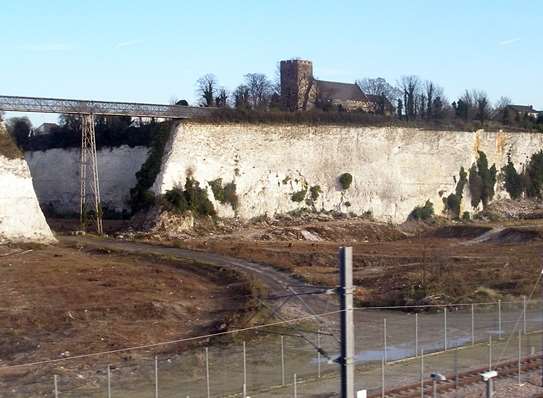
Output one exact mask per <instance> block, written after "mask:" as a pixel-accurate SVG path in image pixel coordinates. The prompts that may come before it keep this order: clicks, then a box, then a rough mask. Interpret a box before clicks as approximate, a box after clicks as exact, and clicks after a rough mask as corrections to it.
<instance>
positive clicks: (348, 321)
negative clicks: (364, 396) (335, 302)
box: [339, 247, 355, 398]
mask: <svg viewBox="0 0 543 398" xmlns="http://www.w3.org/2000/svg"><path fill="white" fill-rule="evenodd" d="M339 257H340V270H341V272H340V281H341V284H340V285H341V294H340V308H341V397H342V398H351V397H354V395H355V392H354V321H353V248H352V247H342V248H341V249H340V255H339Z"/></svg>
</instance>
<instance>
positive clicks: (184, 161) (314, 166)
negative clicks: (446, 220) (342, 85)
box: [153, 123, 543, 222]
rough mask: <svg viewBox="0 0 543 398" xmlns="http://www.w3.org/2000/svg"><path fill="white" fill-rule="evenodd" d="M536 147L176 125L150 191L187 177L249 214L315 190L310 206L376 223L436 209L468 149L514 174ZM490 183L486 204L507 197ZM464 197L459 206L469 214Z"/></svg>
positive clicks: (225, 210)
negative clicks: (348, 179) (219, 190)
mask: <svg viewBox="0 0 543 398" xmlns="http://www.w3.org/2000/svg"><path fill="white" fill-rule="evenodd" d="M542 144H543V134H537V133H507V132H483V131H478V132H463V131H425V130H420V129H414V128H398V127H382V128H377V127H345V126H299V125H296V126H294V125H291V126H284V125H275V126H271V125H249V124H238V125H235V124H228V125H226V124H225V125H211V124H191V123H184V124H180V125H179V126H178V127H177V129H176V130H175V131H174V132H173V134H172V137H171V140H170V142H169V144H168V146H167V149H166V153H165V156H164V159H163V163H162V170H161V173H160V174H159V176H158V177H157V179H156V181H155V185H154V186H153V190H154V191H155V192H156V193H163V192H165V191H166V190H168V189H170V188H172V187H173V186H176V185H183V184H184V181H185V179H186V176H187V175H192V176H193V177H194V178H195V179H196V180H198V181H200V183H205V182H208V181H212V180H214V179H216V178H222V180H223V182H225V183H227V182H231V181H233V182H235V184H236V188H237V194H238V197H239V207H238V209H237V214H238V215H239V216H240V217H242V218H251V217H255V216H259V215H262V214H269V215H271V214H273V213H284V212H288V211H292V210H296V209H298V208H301V207H307V205H306V204H305V203H304V201H302V202H295V201H293V200H292V194H293V193H296V192H300V191H303V190H304V189H306V188H309V187H311V186H316V185H319V186H320V188H321V191H322V193H321V194H320V195H319V197H318V198H317V200H316V201H315V203H314V206H315V208H316V209H317V210H337V211H343V212H354V213H356V214H362V213H364V212H366V211H369V212H371V213H372V214H373V216H374V217H375V218H376V219H378V220H382V221H392V222H403V221H405V219H406V218H407V217H408V215H409V213H410V212H411V211H412V210H413V208H414V207H415V206H417V205H423V204H424V203H425V201H426V200H427V199H429V200H431V201H432V202H433V204H434V207H435V209H436V213H439V212H441V211H442V210H443V200H442V198H443V197H446V196H447V195H448V194H449V193H451V192H454V189H455V186H456V181H457V179H458V174H459V170H460V167H462V166H463V167H464V168H465V169H466V171H467V170H468V169H469V167H470V166H471V165H472V164H473V163H474V162H475V160H476V158H477V151H478V150H480V151H483V152H485V153H486V155H487V157H488V160H489V164H490V165H492V164H494V163H495V164H496V167H497V168H498V170H499V169H501V167H502V166H503V165H504V164H505V163H506V162H507V157H508V153H510V155H511V159H512V160H513V162H514V163H515V165H516V166H517V169H519V170H520V169H521V168H520V167H519V166H520V165H522V164H524V163H526V161H527V159H528V157H529V156H531V154H532V153H534V152H537V151H539V150H540V149H541V148H542ZM343 173H350V174H351V175H352V176H353V181H352V185H351V186H350V187H349V188H348V189H346V190H344V189H342V187H341V185H340V184H339V181H338V177H339V176H340V175H341V174H343ZM498 185H499V186H498V187H497V188H496V190H497V193H496V196H495V198H500V197H507V193H506V192H504V190H503V189H502V188H501V186H500V184H498ZM467 191H468V189H467V187H466V189H465V194H464V200H463V201H462V205H463V206H464V207H465V210H468V211H472V210H473V209H471V205H469V194H468V192H467ZM309 195H310V194H309V191H308V192H307V194H306V196H305V197H306V198H308V197H309ZM210 197H211V198H213V194H211V193H210ZM216 208H217V209H218V213H219V215H220V216H225V217H230V216H233V215H234V214H235V213H234V210H233V209H232V208H231V207H230V206H229V205H220V204H218V203H216Z"/></svg>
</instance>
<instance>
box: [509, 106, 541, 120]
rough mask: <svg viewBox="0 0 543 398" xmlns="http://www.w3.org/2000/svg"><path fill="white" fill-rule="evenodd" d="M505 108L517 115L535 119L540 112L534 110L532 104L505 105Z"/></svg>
mask: <svg viewBox="0 0 543 398" xmlns="http://www.w3.org/2000/svg"><path fill="white" fill-rule="evenodd" d="M506 110H507V111H508V112H510V113H512V114H514V115H516V116H518V117H524V116H527V117H530V118H532V119H537V117H538V116H539V115H540V114H541V113H542V112H540V111H536V110H535V109H534V107H533V106H532V105H507V107H506Z"/></svg>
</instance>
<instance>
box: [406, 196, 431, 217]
mask: <svg viewBox="0 0 543 398" xmlns="http://www.w3.org/2000/svg"><path fill="white" fill-rule="evenodd" d="M433 217H434V204H433V203H432V202H430V201H429V200H427V201H426V203H425V204H424V206H417V207H415V208H414V209H413V210H412V211H411V213H410V214H409V219H411V220H423V221H426V220H430V219H432V218H433Z"/></svg>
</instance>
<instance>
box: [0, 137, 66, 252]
mask: <svg viewBox="0 0 543 398" xmlns="http://www.w3.org/2000/svg"><path fill="white" fill-rule="evenodd" d="M0 134H2V132H1V131H0ZM8 242H37V243H54V242H56V239H55V237H54V236H53V233H52V232H51V229H50V228H49V226H48V225H47V222H46V221H45V217H44V215H43V213H42V211H41V209H40V206H39V204H38V199H37V198H36V194H35V193H34V187H33V185H32V177H31V176H30V171H29V169H28V166H27V164H26V162H25V160H24V159H8V158H6V157H4V156H2V155H0V243H8Z"/></svg>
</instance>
